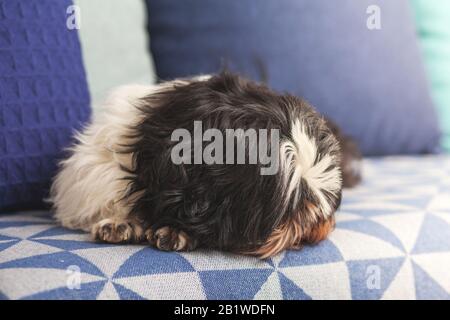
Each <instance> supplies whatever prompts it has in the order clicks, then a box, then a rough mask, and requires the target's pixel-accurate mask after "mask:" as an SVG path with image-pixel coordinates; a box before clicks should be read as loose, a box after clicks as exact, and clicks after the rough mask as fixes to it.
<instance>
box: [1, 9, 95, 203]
mask: <svg viewBox="0 0 450 320" xmlns="http://www.w3.org/2000/svg"><path fill="white" fill-rule="evenodd" d="M71 4H72V1H70V0H28V1H21V0H0V210H4V209H6V208H8V209H23V208H35V209H36V208H39V207H42V205H43V204H42V198H43V197H44V196H45V195H46V193H47V191H48V187H49V184H50V179H51V177H52V175H53V174H54V172H55V168H56V160H57V159H58V157H60V156H61V151H62V150H63V148H64V147H65V146H67V145H68V143H69V141H70V137H71V135H72V132H73V130H74V129H75V128H79V127H80V125H81V123H83V122H84V121H86V120H87V119H88V118H89V114H90V111H89V93H88V89H87V84H86V79H85V72H84V67H83V64H82V58H81V52H80V44H79V42H78V36H77V30H69V29H68V28H67V27H66V18H67V17H68V16H67V15H66V10H67V8H68V7H69V6H70V5H71Z"/></svg>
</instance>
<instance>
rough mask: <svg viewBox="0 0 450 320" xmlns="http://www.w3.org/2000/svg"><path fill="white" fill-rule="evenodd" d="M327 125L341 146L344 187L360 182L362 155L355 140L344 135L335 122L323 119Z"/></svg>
mask: <svg viewBox="0 0 450 320" xmlns="http://www.w3.org/2000/svg"><path fill="white" fill-rule="evenodd" d="M325 121H326V123H327V125H328V127H329V128H330V129H331V131H332V132H333V134H334V135H335V136H336V138H337V140H338V141H339V145H340V148H341V153H342V158H341V171H342V180H343V187H344V188H353V187H354V186H356V185H357V184H358V183H360V182H361V179H362V175H361V169H362V168H361V162H362V155H361V152H360V151H359V148H358V145H357V144H356V142H355V141H354V140H353V139H352V138H351V137H349V136H347V135H345V134H344V133H343V132H342V130H341V129H340V128H339V127H338V125H337V124H336V123H334V122H333V121H331V120H330V119H325Z"/></svg>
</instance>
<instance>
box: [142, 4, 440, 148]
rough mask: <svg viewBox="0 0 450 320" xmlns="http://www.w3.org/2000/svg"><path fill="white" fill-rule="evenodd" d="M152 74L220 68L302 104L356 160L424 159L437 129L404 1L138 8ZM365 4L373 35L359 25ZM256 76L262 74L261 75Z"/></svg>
mask: <svg viewBox="0 0 450 320" xmlns="http://www.w3.org/2000/svg"><path fill="white" fill-rule="evenodd" d="M146 1H147V6H148V12H149V32H150V39H151V41H150V45H151V50H152V53H153V57H154V61H155V66H156V71H157V74H158V76H159V77H160V78H162V79H171V78H175V77H180V76H187V75H192V74H198V73H211V72H216V71H219V70H220V69H221V68H222V67H223V66H228V68H230V69H232V70H235V71H236V70H237V71H239V72H241V73H243V74H245V75H248V76H250V77H252V78H254V79H256V80H260V79H262V75H263V74H264V73H266V74H267V77H268V79H269V81H268V82H269V84H270V85H271V86H272V87H274V88H276V89H278V90H283V91H289V92H291V93H293V94H296V95H300V96H303V97H305V98H306V99H307V100H309V101H310V102H311V103H312V104H313V105H314V106H315V107H316V108H317V109H318V110H319V111H321V112H322V113H324V114H325V115H328V116H329V117H331V118H332V119H334V120H335V121H336V122H337V123H338V124H339V125H340V126H341V127H342V128H343V130H344V131H345V132H346V133H348V134H350V135H352V136H353V137H355V138H356V139H357V141H358V142H359V144H360V145H361V147H362V150H363V152H364V153H365V154H366V155H383V154H396V153H424V152H434V151H437V149H438V148H439V136H440V134H439V128H438V123H437V119H436V115H435V110H434V107H433V105H432V102H431V99H430V96H429V90H428V83H427V79H426V76H425V72H424V68H423V63H422V60H421V55H420V52H419V49H418V45H417V40H416V34H415V29H414V23H413V19H412V15H411V12H410V11H411V10H410V7H409V1H408V0H398V1H389V0H358V1H354V0H343V1H339V3H337V2H334V1H328V0H314V1H310V0H277V1H272V0H258V1H254V0H227V1H215V0H183V1H178V0H146ZM371 5H378V6H379V8H380V18H381V29H379V30H369V29H368V28H367V26H366V21H367V19H369V18H370V14H367V13H366V10H367V8H368V7H369V6H371ZM264 70H265V71H264Z"/></svg>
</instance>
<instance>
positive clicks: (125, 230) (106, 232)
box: [92, 219, 142, 243]
mask: <svg viewBox="0 0 450 320" xmlns="http://www.w3.org/2000/svg"><path fill="white" fill-rule="evenodd" d="M140 230H142V229H141V228H140V227H139V226H137V225H134V224H133V223H131V222H129V221H126V220H114V219H103V220H101V221H100V222H98V223H97V224H95V225H94V227H93V228H92V237H93V238H94V240H97V241H102V242H108V243H128V242H139V238H140V235H141V234H142V231H140Z"/></svg>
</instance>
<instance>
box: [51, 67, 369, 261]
mask: <svg viewBox="0 0 450 320" xmlns="http://www.w3.org/2000/svg"><path fill="white" fill-rule="evenodd" d="M194 121H202V124H203V129H204V130H206V129H209V128H216V129H219V130H220V131H222V132H224V131H225V129H244V130H246V129H249V128H253V129H256V130H258V129H269V130H270V129H279V132H280V138H281V142H280V145H279V160H280V170H279V172H278V173H277V174H275V175H261V174H260V169H261V167H262V165H261V164H259V163H258V164H247V165H237V164H235V165H229V164H212V165H207V164H180V165H176V164H174V163H173V162H172V161H171V157H170V155H171V150H172V148H173V146H174V144H175V142H173V141H172V140H171V134H172V132H173V131H174V130H175V129H178V128H185V129H187V130H189V131H190V132H191V133H192V131H193V124H194ZM76 138H77V143H76V144H75V145H74V146H73V147H72V148H71V149H70V152H71V156H70V157H69V158H67V159H66V160H64V161H62V162H61V170H60V172H59V173H58V175H57V176H56V178H55V180H54V183H53V186H52V190H51V201H52V203H53V206H54V209H55V212H56V213H55V215H56V218H57V219H58V220H59V221H60V222H61V224H62V225H63V226H65V227H68V228H74V229H83V230H86V231H89V232H91V233H92V236H93V237H94V239H96V240H99V241H106V242H112V243H122V242H125V243H126V242H133V243H136V242H143V241H148V242H149V243H150V244H152V245H154V246H156V247H158V248H159V249H162V250H192V249H194V248H196V247H204V248H214V249H220V250H226V251H232V252H240V253H246V254H253V255H257V256H259V257H262V258H265V257H269V256H272V255H274V254H276V253H278V252H280V251H281V250H284V249H286V248H299V247H300V246H301V245H302V244H303V243H316V242H318V241H320V240H322V239H324V238H325V237H326V236H327V235H328V233H329V232H330V231H331V230H332V228H333V226H334V212H335V211H336V210H337V208H338V206H339V204H340V201H341V193H342V186H343V184H344V186H353V185H355V184H356V183H357V182H359V180H360V173H359V166H358V164H359V160H360V158H361V156H360V154H359V151H358V150H357V148H356V145H355V144H354V143H353V142H352V141H351V140H350V139H348V137H344V136H343V135H342V134H341V133H340V132H339V129H338V128H337V127H336V126H335V125H334V124H332V123H331V122H327V121H326V120H324V119H323V117H321V116H320V115H319V114H318V113H317V112H316V111H314V109H313V108H312V107H311V106H310V105H309V104H308V103H306V102H305V101H304V100H302V99H300V98H298V97H294V96H291V95H287V94H278V93H276V92H274V91H272V90H270V89H269V88H267V87H266V86H264V85H260V84H256V83H253V82H251V81H248V80H246V79H243V78H241V77H239V76H236V75H233V74H229V73H222V74H220V75H217V76H213V77H197V78H192V79H187V80H176V81H172V82H166V83H163V84H160V85H156V86H126V87H122V88H119V89H118V90H116V91H115V92H114V93H113V94H112V95H111V97H110V98H109V99H108V101H107V103H106V104H105V110H104V111H103V113H100V114H99V115H98V116H97V117H95V118H94V120H93V121H92V123H91V124H90V125H88V126H87V128H86V129H85V130H83V132H82V133H79V134H78V135H77V136H76ZM248 147H249V146H248V145H247V148H248ZM277 147H278V146H277ZM269 148H270V146H269ZM342 179H344V180H343V182H342Z"/></svg>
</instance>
